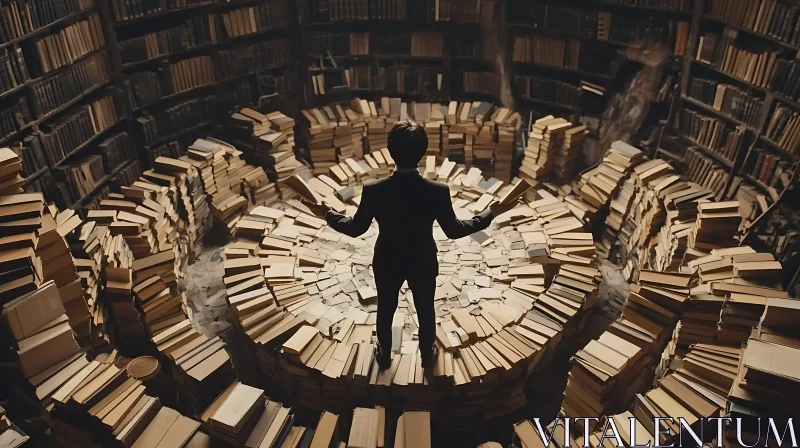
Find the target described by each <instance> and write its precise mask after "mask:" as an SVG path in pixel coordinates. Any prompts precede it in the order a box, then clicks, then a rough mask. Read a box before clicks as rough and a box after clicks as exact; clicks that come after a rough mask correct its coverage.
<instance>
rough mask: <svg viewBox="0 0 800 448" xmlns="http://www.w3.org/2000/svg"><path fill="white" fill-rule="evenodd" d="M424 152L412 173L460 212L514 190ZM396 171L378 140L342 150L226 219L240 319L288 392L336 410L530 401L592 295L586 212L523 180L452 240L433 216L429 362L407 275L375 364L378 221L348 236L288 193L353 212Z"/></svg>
mask: <svg viewBox="0 0 800 448" xmlns="http://www.w3.org/2000/svg"><path fill="white" fill-rule="evenodd" d="M425 162H426V166H425V167H424V168H423V169H421V172H422V174H421V175H423V176H425V177H427V178H431V179H436V180H438V181H441V182H445V183H447V184H448V185H449V186H450V191H451V196H452V202H453V207H454V210H455V213H456V216H457V217H458V218H461V219H466V218H470V217H472V216H473V215H474V214H475V213H478V212H480V211H482V210H483V209H485V208H486V207H487V206H488V205H489V204H490V203H491V201H493V200H500V199H502V198H504V197H505V196H508V195H514V194H515V193H514V190H515V187H516V189H519V188H520V185H518V184H517V183H505V182H502V181H500V180H498V179H496V178H489V179H484V176H483V174H482V172H481V170H480V169H478V168H475V167H473V168H466V167H464V166H462V165H458V164H456V163H455V162H451V161H449V160H447V159H445V160H444V161H443V162H442V163H441V164H439V165H437V164H436V161H435V158H433V157H429V158H427V160H425ZM392 169H393V161H392V160H391V157H390V156H389V154H388V151H387V150H385V149H383V150H381V151H377V152H375V153H374V154H366V155H364V158H362V159H355V158H349V159H347V160H346V161H345V162H343V163H340V164H338V165H335V166H334V167H332V168H331V169H330V175H328V174H319V175H317V176H313V175H311V174H310V173H308V174H307V175H306V176H299V175H296V176H293V177H291V178H290V179H287V180H286V181H285V182H284V184H285V185H286V186H289V187H290V188H281V191H282V192H284V195H283V199H282V200H280V201H278V202H273V203H271V204H270V205H260V206H257V207H255V208H253V209H251V210H250V211H249V212H248V213H247V214H246V215H244V216H243V217H241V219H239V220H238V221H237V222H236V223H235V224H234V235H235V238H234V241H233V242H231V243H230V244H229V245H227V246H226V248H225V250H224V255H225V261H224V270H225V278H224V281H225V285H226V288H227V296H228V302H229V305H230V308H231V311H232V314H233V316H234V323H235V326H236V328H237V331H238V332H239V333H240V335H241V336H243V338H244V339H245V340H248V341H252V345H253V347H254V348H255V352H256V354H257V357H258V360H259V362H260V365H261V369H262V371H263V372H264V374H265V375H266V376H267V377H268V378H269V380H271V381H272V382H273V383H274V384H284V385H285V386H286V387H287V388H288V391H289V394H290V396H291V397H292V402H293V404H297V405H302V406H307V407H309V408H312V409H327V410H332V411H336V410H340V409H346V408H352V407H355V406H374V405H384V404H388V403H391V405H392V406H393V407H401V408H403V409H426V410H431V411H433V412H434V413H435V414H436V418H437V419H438V421H439V422H440V423H439V424H443V425H446V426H450V427H453V428H456V427H466V426H469V425H470V422H471V421H474V420H475V419H493V418H498V417H502V416H505V415H509V414H511V413H512V412H514V411H516V410H518V409H520V408H522V407H524V406H525V405H526V402H527V400H526V396H525V384H526V382H528V381H535V377H534V375H535V374H536V372H537V368H538V367H539V366H542V365H544V364H545V363H546V362H547V361H548V360H549V359H550V357H551V356H552V354H553V352H554V350H555V348H556V346H558V345H559V343H560V341H561V340H562V339H564V338H569V337H571V336H572V335H574V334H575V333H576V332H578V331H580V329H581V327H582V324H583V318H584V317H585V316H586V315H587V314H588V313H586V311H587V310H588V309H589V308H591V306H592V305H593V303H594V302H595V299H596V296H597V290H596V286H597V281H596V278H597V270H596V269H595V267H594V250H595V249H594V243H593V241H592V235H591V233H587V232H584V225H585V222H584V221H583V219H581V218H583V216H581V217H580V218H579V217H578V216H576V214H575V211H574V210H575V209H574V208H571V203H570V202H569V201H568V200H567V199H568V198H567V199H565V198H559V197H557V196H555V195H553V194H551V193H549V192H548V191H546V190H534V189H530V190H527V191H524V190H523V191H524V193H523V196H524V199H525V205H522V206H519V207H517V208H516V209H514V210H511V211H509V212H507V213H504V214H503V215H500V216H498V217H496V218H495V220H494V222H493V223H492V224H491V225H490V227H489V228H488V229H486V230H485V231H481V232H477V233H475V234H473V235H471V236H468V237H465V238H461V239H458V240H449V239H447V237H446V236H445V235H444V233H443V231H442V230H441V229H440V228H439V226H438V224H434V229H433V234H434V239H435V240H436V243H437V246H438V250H439V276H438V277H437V288H436V294H435V310H436V344H437V345H438V346H439V348H440V351H439V355H438V358H437V360H436V365H435V367H434V368H432V369H428V370H427V371H426V370H424V369H422V365H421V360H420V357H419V351H418V340H417V331H418V318H417V314H416V310H415V308H414V301H413V299H412V297H411V291H410V290H409V289H408V288H407V285H404V286H403V287H402V288H401V290H400V296H399V306H398V308H397V311H396V313H395V315H394V319H393V323H392V336H393V337H392V340H393V347H392V362H391V366H390V367H389V368H388V369H385V370H381V369H379V368H378V365H377V363H376V361H375V359H374V357H373V348H374V344H375V338H374V336H373V333H374V328H375V322H376V315H377V291H376V285H375V280H374V277H373V274H372V271H371V267H370V265H371V262H372V255H373V247H374V243H375V240H376V238H377V236H378V225H377V224H376V223H374V222H373V223H372V225H371V227H370V228H369V230H368V231H367V232H366V233H364V234H363V235H361V236H359V237H357V238H351V237H348V236H345V235H343V234H340V233H337V232H336V231H334V230H333V229H331V228H330V227H328V226H327V224H326V222H325V220H324V219H320V218H318V217H316V216H314V215H313V214H312V213H311V210H309V208H308V207H307V206H306V205H305V204H304V203H303V202H302V201H301V199H300V197H298V195H297V194H294V193H289V194H286V193H287V192H293V191H294V192H299V193H300V196H303V197H306V198H312V199H313V198H314V197H317V198H322V199H323V200H324V201H325V203H326V204H328V205H330V206H331V207H332V208H333V209H334V210H337V211H339V212H342V213H345V214H347V215H349V216H352V215H353V213H354V212H355V210H356V208H357V206H358V204H359V199H360V193H361V189H362V186H363V184H364V183H365V182H369V181H370V180H372V179H377V178H383V177H385V176H387V175H389V174H390V172H391V170H392ZM282 187H283V186H282ZM292 196H294V197H292Z"/></svg>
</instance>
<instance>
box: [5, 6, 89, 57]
mask: <svg viewBox="0 0 800 448" xmlns="http://www.w3.org/2000/svg"><path fill="white" fill-rule="evenodd" d="M95 10H97V4H94V5H92V6H90V7H88V8H86V9H84V10H82V11H78V12H75V13H72V14H70V15H68V16H66V17H62V18H60V19H58V20H56V21H55V22H51V23H49V24H47V25H45V26H43V27H40V28H38V29H37V30H35V31H33V32H31V33H28V34H25V35H24V36H20V37H18V38H16V39H13V40H10V41H8V42H3V43H2V44H0V49H4V48H6V47H9V46H12V45H18V44H20V43H21V42H23V41H26V40H28V39H32V38H35V37H40V36H45V35H47V34H50V33H49V32H50V31H52V30H54V29H57V28H61V27H64V26H67V25H70V24H72V23H73V22H74V21H76V20H78V19H81V18H83V17H84V16H86V15H88V14H89V13H91V12H92V11H95Z"/></svg>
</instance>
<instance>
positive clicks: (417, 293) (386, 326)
mask: <svg viewBox="0 0 800 448" xmlns="http://www.w3.org/2000/svg"><path fill="white" fill-rule="evenodd" d="M388 147H389V153H390V154H391V155H392V158H393V159H394V161H395V165H396V167H397V168H396V169H395V172H394V173H393V174H392V175H391V176H389V177H387V178H385V179H381V180H378V181H375V182H371V183H369V184H365V185H364V189H363V192H362V194H361V203H360V205H359V207H358V211H357V212H356V214H355V216H353V217H352V218H350V217H347V216H345V215H342V214H340V213H337V212H335V211H333V210H330V209H329V208H328V207H327V206H324V205H323V206H313V205H309V207H311V208H312V211H313V212H314V213H316V214H317V215H320V216H323V215H324V217H325V220H326V221H327V223H328V225H329V226H330V227H331V228H333V229H334V230H336V231H338V232H341V233H343V234H345V235H347V236H350V237H357V236H359V235H361V234H363V233H364V232H366V231H367V229H369V227H370V225H371V224H372V220H373V219H375V220H377V221H378V227H379V229H380V230H379V234H378V241H377V243H376V244H375V253H374V256H373V260H372V269H373V272H374V274H375V285H376V286H377V290H378V319H377V327H378V329H377V333H378V345H377V347H376V351H375V357H376V359H377V360H378V364H379V365H380V366H381V368H386V367H388V366H389V365H390V364H391V348H392V319H393V316H394V312H395V310H396V309H397V302H398V298H397V296H398V294H399V292H400V288H401V287H402V285H403V282H404V281H408V286H409V288H411V293H412V294H413V296H414V306H415V307H416V309H417V315H418V317H419V349H420V356H421V359H422V366H423V367H425V368H428V367H432V366H433V364H434V363H435V361H436V354H437V350H436V347H435V345H434V342H435V338H436V315H435V311H434V306H433V299H434V293H435V291H436V276H437V275H438V270H439V262H438V259H437V249H436V243H435V242H434V240H433V221H437V222H438V223H439V226H440V227H441V228H442V230H443V231H444V234H445V235H447V237H448V238H451V239H458V238H462V237H465V236H467V235H469V234H471V233H474V232H477V231H480V230H483V229H485V228H486V227H488V226H489V223H491V222H492V219H493V218H494V216H496V215H498V214H501V213H503V212H505V211H507V210H510V209H512V208H513V207H515V206H516V205H517V203H516V202H515V203H513V204H508V205H501V204H499V203H498V202H495V203H493V204H492V205H490V207H489V209H487V210H486V211H483V212H481V213H479V214H477V215H475V216H474V217H473V218H472V219H467V220H460V219H457V218H456V215H455V212H454V211H453V205H452V203H451V202H450V191H449V187H448V186H447V185H446V184H441V183H438V182H434V181H431V180H428V179H425V178H423V177H422V176H420V174H419V170H418V166H419V161H420V160H421V159H422V157H423V156H424V155H425V152H426V150H427V149H428V137H427V135H426V134H425V129H424V128H423V127H422V126H420V125H418V124H416V123H413V122H411V121H408V120H406V121H399V122H397V123H395V125H394V126H393V127H392V130H391V131H390V132H389V139H388Z"/></svg>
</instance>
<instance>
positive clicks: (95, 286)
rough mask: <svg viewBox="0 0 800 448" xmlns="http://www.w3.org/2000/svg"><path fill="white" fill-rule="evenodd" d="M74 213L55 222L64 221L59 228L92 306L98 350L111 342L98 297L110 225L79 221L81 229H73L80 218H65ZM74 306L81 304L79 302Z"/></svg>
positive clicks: (109, 235)
mask: <svg viewBox="0 0 800 448" xmlns="http://www.w3.org/2000/svg"><path fill="white" fill-rule="evenodd" d="M72 213H73V212H72V210H67V211H66V212H63V213H59V214H57V215H56V222H59V221H61V222H62V225H61V226H60V227H59V229H61V230H60V232H62V233H63V234H64V239H65V240H66V241H67V243H68V244H69V249H70V252H71V253H72V257H73V260H74V262H75V268H76V269H77V272H78V277H80V286H81V287H82V288H83V291H84V300H85V301H86V303H87V304H88V305H89V313H90V315H91V319H90V326H91V334H92V348H93V349H94V350H97V349H101V348H103V347H104V346H105V345H106V344H107V343H108V342H109V340H108V334H107V331H106V328H105V315H104V312H103V307H102V305H101V304H100V300H99V297H100V288H101V286H102V278H101V273H102V267H103V265H104V262H105V259H106V256H105V254H104V250H103V249H104V247H105V245H106V244H107V240H108V239H109V238H111V232H110V231H109V229H108V226H107V225H101V224H98V223H97V222H96V221H91V220H87V221H80V222H79V224H78V226H77V227H74V228H73V227H72V225H73V223H76V222H77V221H75V218H76V217H77V216H78V215H77V214H76V215H72V216H71V217H69V218H66V216H69V215H70V214H72ZM70 221H72V223H70ZM76 287H77V285H73V284H70V288H69V289H74V288H76ZM73 294H74V293H73ZM75 303H76V304H79V302H75Z"/></svg>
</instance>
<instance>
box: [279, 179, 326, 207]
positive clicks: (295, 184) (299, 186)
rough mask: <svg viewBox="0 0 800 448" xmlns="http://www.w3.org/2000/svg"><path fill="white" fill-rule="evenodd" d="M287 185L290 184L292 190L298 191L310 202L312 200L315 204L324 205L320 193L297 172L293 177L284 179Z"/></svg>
mask: <svg viewBox="0 0 800 448" xmlns="http://www.w3.org/2000/svg"><path fill="white" fill-rule="evenodd" d="M284 183H285V184H286V185H288V186H289V188H291V189H292V190H294V191H295V192H297V194H299V195H300V196H301V197H302V198H303V199H305V200H306V201H308V202H311V203H312V204H315V205H322V204H323V202H324V201H323V199H322V196H320V194H319V193H317V192H316V190H314V189H313V188H311V186H310V185H308V182H306V181H305V180H304V179H303V178H302V177H300V176H298V175H297V174H293V175H292V176H291V177H289V178H288V179H286V180H285V181H284Z"/></svg>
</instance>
